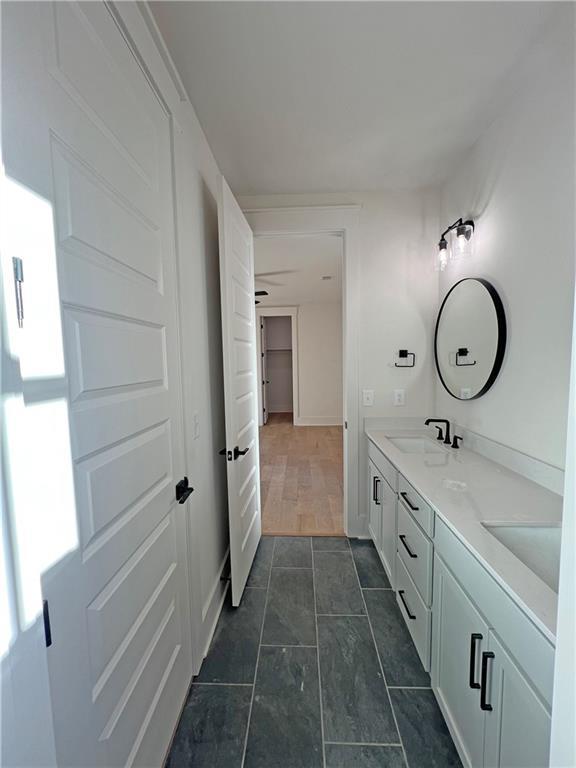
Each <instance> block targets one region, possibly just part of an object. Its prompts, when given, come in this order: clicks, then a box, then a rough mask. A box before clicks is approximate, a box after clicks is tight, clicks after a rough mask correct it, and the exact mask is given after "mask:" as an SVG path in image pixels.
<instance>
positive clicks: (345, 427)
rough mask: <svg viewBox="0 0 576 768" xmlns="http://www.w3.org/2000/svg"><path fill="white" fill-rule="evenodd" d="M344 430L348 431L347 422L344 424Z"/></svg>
mask: <svg viewBox="0 0 576 768" xmlns="http://www.w3.org/2000/svg"><path fill="white" fill-rule="evenodd" d="M344 429H348V422H347V421H345V422H344Z"/></svg>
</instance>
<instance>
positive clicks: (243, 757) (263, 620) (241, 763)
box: [240, 537, 276, 768]
mask: <svg viewBox="0 0 576 768" xmlns="http://www.w3.org/2000/svg"><path fill="white" fill-rule="evenodd" d="M275 552H276V537H274V544H273V545H272V557H271V559H270V570H269V571H268V583H267V585H266V587H265V589H266V597H265V598H264V612H263V614H262V626H261V627H260V637H259V638H258V653H257V655H256V664H255V666H254V680H253V683H252V697H251V699H250V709H249V710H248V721H247V723H246V735H245V736H244V748H243V750H242V760H241V762H240V768H244V763H245V761H246V750H247V748H248V735H249V733H250V724H251V722H252V709H253V705H254V696H255V693H256V680H257V679H258V667H259V665H260V649H261V647H262V638H263V636H264V623H265V621H266V609H267V608H268V592H269V590H270V580H271V578H272V563H273V562H274V554H275ZM261 589H264V587H261Z"/></svg>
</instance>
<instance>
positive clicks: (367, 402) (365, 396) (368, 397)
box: [362, 389, 374, 408]
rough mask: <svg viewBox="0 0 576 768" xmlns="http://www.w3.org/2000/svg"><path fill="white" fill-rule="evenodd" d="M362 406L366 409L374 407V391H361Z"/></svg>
mask: <svg viewBox="0 0 576 768" xmlns="http://www.w3.org/2000/svg"><path fill="white" fill-rule="evenodd" d="M362 405H364V406H366V407H367V408H370V407H371V406H373V405H374V390H373V389H363V390H362Z"/></svg>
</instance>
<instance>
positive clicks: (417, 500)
mask: <svg viewBox="0 0 576 768" xmlns="http://www.w3.org/2000/svg"><path fill="white" fill-rule="evenodd" d="M398 498H399V499H400V505H399V506H401V505H403V506H404V507H405V509H407V510H408V511H409V512H410V514H411V515H412V517H413V518H414V520H416V522H417V523H418V525H419V526H420V527H421V528H422V529H423V530H424V531H425V533H427V534H428V536H434V511H433V510H432V507H431V506H430V505H429V504H427V503H426V502H425V501H424V499H423V498H422V496H420V494H419V493H418V491H416V490H415V489H414V488H413V487H412V486H411V485H410V483H409V482H408V480H406V478H405V477H403V476H402V475H400V474H399V475H398Z"/></svg>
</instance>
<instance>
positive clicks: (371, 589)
mask: <svg viewBox="0 0 576 768" xmlns="http://www.w3.org/2000/svg"><path fill="white" fill-rule="evenodd" d="M361 589H362V591H363V592H394V590H393V589H392V587H361Z"/></svg>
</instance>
